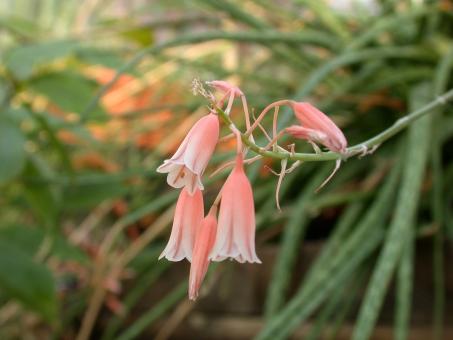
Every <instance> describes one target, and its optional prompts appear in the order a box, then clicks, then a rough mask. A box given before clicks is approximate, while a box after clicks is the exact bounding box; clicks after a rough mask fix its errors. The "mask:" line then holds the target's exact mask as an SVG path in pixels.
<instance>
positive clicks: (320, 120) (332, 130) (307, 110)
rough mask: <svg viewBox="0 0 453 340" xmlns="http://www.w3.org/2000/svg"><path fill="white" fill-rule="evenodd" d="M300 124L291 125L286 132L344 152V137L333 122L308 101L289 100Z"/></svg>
mask: <svg viewBox="0 0 453 340" xmlns="http://www.w3.org/2000/svg"><path fill="white" fill-rule="evenodd" d="M289 105H290V106H291V107H292V109H293V110H294V113H295V114H296V117H297V119H298V120H299V122H300V124H301V126H299V125H293V126H290V127H288V128H286V132H288V133H290V134H291V135H293V136H294V137H296V138H301V139H306V140H308V141H309V142H315V143H320V144H322V145H324V146H325V147H327V148H328V149H329V150H331V151H334V152H338V153H345V152H346V147H347V145H348V143H347V141H346V138H345V136H344V134H343V132H341V130H340V129H339V128H338V126H336V125H335V123H334V122H333V121H332V120H331V119H330V118H329V117H328V116H326V115H325V114H324V113H322V112H321V111H319V110H318V109H317V108H316V107H314V106H313V105H311V104H310V103H304V102H294V101H290V102H289Z"/></svg>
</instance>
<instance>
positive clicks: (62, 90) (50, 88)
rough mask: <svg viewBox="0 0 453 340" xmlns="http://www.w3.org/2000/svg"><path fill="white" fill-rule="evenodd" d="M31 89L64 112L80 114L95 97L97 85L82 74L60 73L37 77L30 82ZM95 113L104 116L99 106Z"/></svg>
mask: <svg viewBox="0 0 453 340" xmlns="http://www.w3.org/2000/svg"><path fill="white" fill-rule="evenodd" d="M30 87H31V88H32V89H33V90H34V91H35V92H37V93H39V94H41V95H43V96H45V97H47V98H48V99H49V100H50V101H51V102H53V103H54V104H56V105H58V107H59V108H60V109H62V110H63V111H66V112H75V113H80V112H82V110H83V109H84V108H85V107H86V105H87V103H88V102H89V101H90V100H91V98H92V97H93V95H94V93H95V91H96V88H97V84H96V83H95V82H94V81H92V80H90V79H87V78H85V77H83V76H82V75H80V74H76V73H71V72H60V73H47V74H44V75H41V76H39V77H36V78H34V79H32V80H31V81H30ZM94 113H95V114H97V116H99V115H102V116H103V115H104V114H103V111H102V110H101V108H100V107H99V106H97V107H96V109H95V112H94Z"/></svg>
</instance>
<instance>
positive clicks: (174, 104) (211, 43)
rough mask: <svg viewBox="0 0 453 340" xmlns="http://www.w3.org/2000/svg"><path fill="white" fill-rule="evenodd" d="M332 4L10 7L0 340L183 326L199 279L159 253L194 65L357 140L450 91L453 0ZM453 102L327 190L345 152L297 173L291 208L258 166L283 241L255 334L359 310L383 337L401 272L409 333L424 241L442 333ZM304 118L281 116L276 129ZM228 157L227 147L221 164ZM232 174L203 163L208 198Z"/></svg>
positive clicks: (262, 222)
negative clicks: (313, 243)
mask: <svg viewBox="0 0 453 340" xmlns="http://www.w3.org/2000/svg"><path fill="white" fill-rule="evenodd" d="M338 3H339V2H338ZM348 3H349V2H348ZM331 6H335V7H337V6H339V4H335V5H334V4H331V5H329V3H328V2H327V1H317V0H287V1H280V2H271V1H261V0H249V1H236V0H215V1H214V0H197V1H193V2H187V1H181V0H171V1H161V2H148V1H134V2H127V1H122V0H113V1H112V0H97V1H92V0H84V1H77V0H67V1H56V0H37V1H27V0H3V1H2V2H1V3H0V58H1V64H0V105H1V106H0V190H1V192H2V194H1V197H0V207H1V214H0V302H1V307H0V328H1V331H0V337H1V338H2V339H13V338H43V337H42V334H43V333H42V332H44V334H45V336H46V337H49V338H59V337H62V335H63V334H64V335H65V338H76V337H77V336H78V337H77V338H78V339H79V340H83V339H88V338H90V334H95V335H91V336H95V338H102V339H105V340H107V339H117V338H120V339H132V338H137V337H139V336H140V335H141V334H143V333H144V332H145V331H147V330H148V332H149V329H153V330H155V329H157V327H165V325H166V323H165V320H166V318H162V317H163V316H168V320H170V321H171V320H173V319H172V318H176V320H178V319H177V317H178V314H177V313H176V312H175V313H173V314H171V313H170V311H171V310H172V308H173V307H174V306H176V305H177V304H178V303H180V302H181V301H183V300H184V299H186V294H185V292H186V282H185V278H184V281H182V282H179V277H178V278H177V279H175V280H173V281H171V282H167V278H166V276H165V275H166V274H168V272H169V271H170V268H171V266H170V265H169V264H168V263H166V262H163V261H161V262H158V261H157V256H158V254H159V252H160V251H161V249H162V248H163V244H164V242H165V240H166V238H167V234H168V233H167V230H168V228H167V227H168V226H169V225H170V224H171V209H172V206H173V204H174V202H175V200H176V197H177V193H176V192H174V191H172V190H170V189H169V188H167V185H166V183H165V179H164V178H163V176H160V175H158V174H156V173H155V168H156V167H157V166H158V165H159V164H160V162H161V161H162V159H163V158H165V157H166V156H168V154H170V153H171V152H172V151H173V150H174V148H175V146H177V144H178V143H179V142H180V140H181V139H182V138H183V136H184V132H186V131H187V130H188V128H189V127H190V125H191V124H192V123H193V121H194V119H196V117H198V116H199V115H200V114H201V113H200V112H203V110H204V109H205V105H206V102H204V101H203V99H201V98H199V97H193V96H192V95H191V93H190V89H189V84H190V81H191V79H193V78H194V77H197V78H201V79H203V80H210V79H231V80H233V81H236V82H238V83H239V84H240V86H241V89H242V90H243V91H244V92H245V93H246V94H247V98H248V101H249V103H250V105H251V106H252V107H253V108H255V109H256V111H257V112H259V110H260V109H262V108H263V107H264V106H265V105H266V104H268V103H270V102H272V101H275V100H278V99H282V98H292V99H295V100H309V101H312V102H314V103H315V104H316V105H317V106H319V107H320V108H321V109H322V110H323V111H324V112H326V113H328V114H329V115H331V116H332V117H333V119H334V120H335V121H336V122H338V124H339V125H340V127H341V128H342V129H343V131H344V132H345V135H346V136H347V138H348V141H349V144H350V145H354V144H356V143H359V142H361V141H363V140H366V139H369V138H371V137H372V136H374V135H376V134H378V133H379V132H380V131H382V130H384V129H385V128H387V127H388V126H389V125H390V124H392V123H393V122H394V121H395V120H397V119H398V118H401V117H402V116H403V115H404V114H407V113H409V112H411V111H413V110H415V109H417V108H418V107H420V106H423V105H424V104H426V103H428V102H430V101H432V100H435V99H436V97H438V96H439V95H441V94H442V93H444V92H445V91H446V90H448V89H450V88H452V87H453V80H452V75H453V71H452V70H453V42H452V36H453V3H452V2H451V1H449V0H442V1H409V0H400V1H391V0H381V1H376V2H373V3H372V6H371V8H368V7H367V6H365V5H360V4H359V3H357V4H356V5H355V6H354V5H350V6H349V7H348V8H347V9H339V8H335V9H334V8H332V7H331ZM452 107H453V106H452V104H451V103H450V104H448V103H447V104H446V105H445V106H444V107H443V108H442V109H438V110H436V111H435V112H432V113H430V114H429V115H428V116H426V117H424V118H422V119H420V120H419V121H417V122H416V123H414V124H413V125H412V126H411V127H410V128H409V131H408V132H403V133H401V134H400V135H397V136H395V137H394V138H392V139H391V140H389V141H387V142H386V143H385V144H384V145H382V146H381V147H380V148H379V149H378V150H377V151H376V152H375V153H374V154H372V155H370V156H367V157H364V158H363V159H350V160H349V161H348V162H347V163H345V164H343V165H342V168H341V170H340V172H339V173H338V174H337V175H336V177H335V178H334V179H333V180H332V181H331V182H330V183H329V184H328V186H326V187H325V188H324V189H323V190H322V191H321V192H320V193H314V189H315V188H316V187H317V186H318V185H319V183H320V182H321V181H322V179H323V178H324V177H325V175H326V174H327V173H328V171H329V170H330V167H331V166H332V164H331V163H327V164H320V163H316V162H314V163H306V164H304V165H303V166H302V167H300V168H298V169H297V170H296V171H295V172H293V173H292V174H291V175H288V176H287V177H286V178H285V181H284V182H283V185H282V189H281V191H280V197H281V198H280V199H281V202H282V208H283V209H282V212H281V213H278V212H277V210H276V208H275V201H274V190H275V184H276V179H275V178H274V177H272V176H269V173H268V172H263V171H262V165H263V164H262V163H255V164H253V165H251V166H249V168H248V175H249V178H250V179H251V181H252V183H253V187H254V190H255V204H256V214H257V223H258V224H257V228H258V235H257V239H258V240H260V242H259V243H258V246H257V249H258V253H260V249H265V248H266V247H277V248H278V252H277V255H276V260H275V265H274V267H273V269H272V273H273V274H272V278H271V280H270V281H269V282H267V283H266V296H265V297H263V300H265V301H263V302H262V303H261V305H260V306H261V307H262V319H263V323H262V329H261V330H260V331H259V332H258V333H257V334H256V336H257V338H258V339H283V338H287V337H289V336H290V335H291V334H293V333H294V332H295V331H296V329H297V328H298V327H299V326H300V325H301V324H303V323H307V324H309V325H312V327H311V329H310V331H309V333H308V335H307V338H310V339H320V338H322V339H324V338H328V339H333V338H335V337H336V336H337V334H338V332H339V330H340V329H341V327H342V326H344V325H345V324H346V323H347V322H348V320H349V319H351V318H353V319H355V320H356V322H355V324H354V326H353V331H352V335H351V336H352V337H353V339H356V340H361V339H369V338H370V336H371V334H372V332H373V329H374V327H375V326H376V322H377V319H378V317H379V315H380V312H381V307H382V305H383V302H384V298H385V296H386V293H387V292H388V291H389V287H391V285H390V281H391V280H392V278H393V279H395V280H396V293H395V294H396V303H395V324H394V334H395V338H396V339H405V338H408V333H409V330H410V325H411V323H410V317H411V310H412V309H411V301H412V299H413V295H414V284H413V281H414V273H413V271H414V266H415V265H416V263H415V254H416V252H417V247H416V240H417V239H419V238H427V237H429V238H431V239H432V244H433V266H432V281H433V287H434V290H433V295H434V301H433V338H436V339H441V338H442V332H443V325H444V319H445V315H444V311H445V304H446V301H445V287H444V284H445V283H444V281H445V278H444V277H445V273H444V268H445V264H444V260H445V249H444V247H445V245H446V244H450V243H451V238H452V236H453V223H452V221H453V219H452V211H453V210H452V205H453V196H452V194H451V192H450V191H449V188H450V187H451V186H452V185H453V161H452V160H453V154H452V153H451V149H452V143H453V117H452V116H451V111H452ZM236 115H237V116H236ZM239 116H240V113H235V112H234V113H233V119H234V120H236V117H238V118H237V119H238V122H239ZM194 117H195V118H194ZM291 120H292V115H291V114H290V112H288V111H285V110H283V112H282V115H281V119H280V124H281V125H282V126H283V125H287V124H288V123H289V122H290V121H291ZM267 123H269V122H268V121H266V122H265V125H266V124H267ZM297 149H298V150H301V151H304V150H305V151H309V150H310V148H309V147H308V146H307V145H305V144H304V143H297ZM231 155H232V151H231V149H228V148H227V147H221V148H219V151H218V153H217V154H216V156H215V157H214V158H213V161H212V168H210V169H209V170H210V171H211V170H213V169H215V168H216V166H219V165H220V164H221V163H223V162H224V161H225V160H228V159H230V156H231ZM266 164H267V165H269V166H274V167H275V168H276V169H277V168H278V164H277V163H266ZM208 172H209V171H208ZM225 176H226V172H225V171H223V172H221V174H219V175H217V176H214V177H213V178H208V176H206V178H205V179H204V182H205V185H206V187H207V188H209V189H207V190H206V197H205V201H206V202H209V203H210V202H212V200H213V199H214V198H215V195H216V193H217V190H218V189H219V188H220V185H221V183H222V179H223V178H224V177H225ZM313 235H314V236H313ZM304 238H305V240H304ZM312 238H321V239H322V240H323V247H322V250H321V252H320V254H319V255H318V256H317V257H316V259H315V261H314V263H312V264H311V265H310V269H309V271H308V273H306V274H305V275H304V277H303V278H302V280H300V282H299V281H297V277H298V276H297V275H296V274H295V273H297V272H298V267H297V259H298V258H299V255H300V252H301V249H303V245H304V244H305V243H306V242H309V241H310V240H311V239H312ZM376 258H377V261H373V259H376ZM221 267H222V264H221V265H219V266H214V267H213V269H212V271H211V274H212V275H211V277H209V278H208V280H207V283H206V285H207V286H208V287H209V289H212V290H215V285H214V284H212V283H213V282H214V281H215V280H216V276H221V275H223V272H222V270H219V268H221ZM211 278H212V279H211ZM368 278H370V279H368ZM295 280H296V282H295V283H294V281H295ZM121 282H123V287H125V288H123V290H121ZM162 286H164V288H165V289H164V290H162ZM156 287H160V288H156ZM351 287H353V288H351ZM153 289H157V291H159V292H163V293H162V294H159V295H158V296H156V297H155V300H153V301H147V304H148V310H147V311H144V312H143V311H142V310H141V309H140V308H138V307H137V306H138V305H139V304H140V302H141V301H142V299H143V297H144V296H145V295H146V294H147V292H148V291H150V290H151V291H152V290H153ZM234 289H237V287H229V288H228V290H229V291H234ZM361 290H364V291H365V295H364V298H363V301H362V302H361V305H360V308H359V311H358V314H357V315H356V314H354V313H355V312H354V308H352V306H353V304H354V301H356V300H357V299H359V298H360V295H359V294H358V292H359V291H361ZM182 306H184V305H183V304H182ZM101 313H102V316H103V318H102V319H101V318H100V314H101ZM134 313H135V314H134ZM136 313H140V315H138V316H137V315H136ZM134 315H135V317H133V316H134ZM175 315H176V316H175ZM30 318H31V321H30ZM309 320H310V322H309ZM162 322H163V325H164V326H162ZM19 325H20V326H19ZM24 325H27V326H26V327H25V326H24ZM326 325H329V327H327V326H326ZM38 326H39V327H38ZM153 327H154V328H153ZM172 327H175V325H172ZM325 329H328V331H325ZM323 330H324V331H323ZM40 332H41V333H40ZM170 333H171V332H170ZM148 334H149V333H148ZM153 334H154V333H153ZM40 335H41V336H40Z"/></svg>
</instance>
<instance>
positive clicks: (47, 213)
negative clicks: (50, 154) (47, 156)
mask: <svg viewBox="0 0 453 340" xmlns="http://www.w3.org/2000/svg"><path fill="white" fill-rule="evenodd" d="M23 175H24V189H25V190H24V196H25V199H26V200H27V202H28V203H29V204H30V206H31V208H32V210H33V212H34V213H35V214H36V215H37V216H38V217H39V218H40V219H41V220H42V223H43V224H44V225H46V226H53V225H54V224H55V222H56V219H57V214H58V201H57V196H56V193H55V191H54V190H53V189H52V187H51V186H50V185H49V183H48V181H49V180H50V179H51V177H52V176H54V175H55V174H54V173H53V172H52V170H51V169H50V168H49V167H48V164H47V163H45V161H44V160H42V159H41V158H38V157H37V156H34V155H30V156H29V160H28V162H27V165H26V167H25V170H24V174H23Z"/></svg>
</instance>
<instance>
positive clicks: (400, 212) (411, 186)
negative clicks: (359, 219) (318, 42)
mask: <svg viewBox="0 0 453 340" xmlns="http://www.w3.org/2000/svg"><path fill="white" fill-rule="evenodd" d="M429 93H430V91H429V87H428V85H427V84H422V85H420V86H417V87H415V88H414V89H413V90H412V92H411V97H410V101H411V108H412V109H416V108H418V107H421V106H422V105H423V104H425V103H426V102H427V101H428V98H427V97H429ZM430 129H431V116H424V117H422V118H420V119H419V120H418V121H416V122H415V123H414V124H413V125H412V126H411V127H410V129H409V135H408V141H407V143H408V147H407V156H406V159H405V168H404V173H403V180H402V184H401V189H400V192H399V197H398V202H397V205H396V211H395V215H394V217H393V220H392V222H391V224H390V227H389V231H388V233H387V237H386V241H385V245H384V248H383V250H382V252H381V254H380V256H379V259H378V263H377V265H376V269H375V270H374V272H373V275H372V278H371V281H370V284H369V286H368V289H367V292H366V294H365V298H364V301H363V303H362V306H361V308H360V312H359V317H358V321H357V323H356V326H355V328H354V333H353V340H366V339H369V338H370V336H371V334H372V331H373V328H374V325H375V323H376V320H377V317H378V316H379V311H380V309H381V306H382V304H383V302H384V298H385V293H386V291H387V288H388V285H389V282H390V279H391V277H392V274H393V272H394V270H395V267H396V264H397V263H398V261H399V259H400V256H401V253H402V250H403V248H404V247H405V244H406V243H407V240H408V235H410V229H411V228H413V224H414V220H415V215H416V211H417V205H418V199H419V196H420V187H421V183H422V179H423V174H424V170H425V164H426V159H427V155H428V147H429V134H430Z"/></svg>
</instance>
